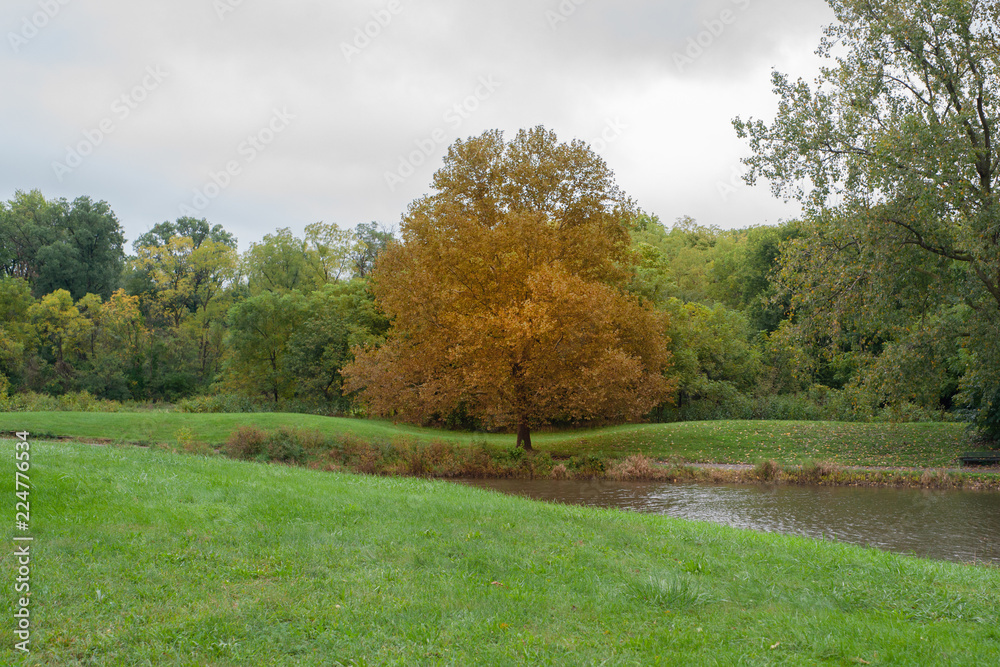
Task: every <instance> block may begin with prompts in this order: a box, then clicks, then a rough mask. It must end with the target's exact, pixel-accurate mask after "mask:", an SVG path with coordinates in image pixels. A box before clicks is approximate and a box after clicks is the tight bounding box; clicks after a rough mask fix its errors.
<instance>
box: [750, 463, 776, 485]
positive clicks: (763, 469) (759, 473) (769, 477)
mask: <svg viewBox="0 0 1000 667" xmlns="http://www.w3.org/2000/svg"><path fill="white" fill-rule="evenodd" d="M754 475H755V476H756V477H757V479H759V480H761V481H762V482H773V481H775V480H777V479H778V477H779V476H780V475H781V466H779V465H778V464H777V463H776V462H775V461H773V460H771V459H768V460H767V461H761V462H760V463H758V464H757V467H756V468H754Z"/></svg>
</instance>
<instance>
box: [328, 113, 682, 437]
mask: <svg viewBox="0 0 1000 667" xmlns="http://www.w3.org/2000/svg"><path fill="white" fill-rule="evenodd" d="M433 187H434V189H435V193H433V194H431V195H428V196H425V197H423V198H421V199H418V200H417V201H415V202H413V203H412V204H411V205H410V208H409V211H408V213H407V215H406V216H405V217H404V219H403V222H402V229H401V234H402V241H401V242H399V243H395V244H391V245H390V246H389V247H388V249H387V250H386V251H385V252H384V253H383V254H382V255H381V256H380V257H379V259H378V260H377V261H376V263H375V267H374V270H373V272H372V285H373V290H374V293H375V296H376V301H377V303H378V305H379V307H380V308H382V309H383V310H384V311H385V312H386V313H387V314H388V316H389V318H390V320H391V322H392V328H391V329H390V331H389V333H388V336H387V340H386V342H385V343H384V344H383V345H381V346H379V347H367V348H365V349H359V350H357V351H356V361H355V362H353V363H351V364H349V365H348V366H347V367H346V368H345V369H344V375H345V377H346V378H347V382H346V384H345V386H346V388H347V389H348V390H359V391H360V392H361V394H360V395H361V399H362V400H363V401H364V402H365V403H366V404H367V405H368V407H369V409H370V410H371V411H372V412H373V413H376V414H382V415H392V416H396V417H399V418H402V419H405V420H411V421H429V420H433V419H443V418H445V417H447V416H448V415H449V414H451V413H453V412H455V411H464V412H465V413H466V414H468V415H471V416H473V417H475V418H477V419H479V420H481V421H482V422H483V423H484V424H485V425H487V426H489V427H497V428H510V427H513V428H516V429H517V431H518V444H520V445H522V446H524V447H525V448H530V447H531V440H530V431H531V429H532V428H535V427H537V426H540V425H542V424H546V423H550V422H551V421H553V420H567V421H580V420H590V419H597V418H604V419H630V418H637V417H640V416H642V415H643V414H644V413H646V412H648V411H649V410H650V409H652V408H653V407H655V406H656V405H659V404H660V403H662V402H663V401H664V400H666V399H667V398H668V397H669V396H670V394H671V391H672V389H673V385H672V383H671V382H670V381H668V380H667V378H666V377H665V376H664V370H665V369H666V368H667V366H668V364H669V352H668V351H667V348H666V339H665V337H664V335H663V330H664V325H665V316H664V315H663V314H662V313H657V312H654V311H653V310H652V309H651V308H650V307H648V306H645V305H643V304H642V303H640V301H639V300H638V299H636V298H634V297H632V296H630V295H628V294H627V293H626V287H627V285H628V281H629V279H630V276H631V268H632V263H633V255H632V253H631V250H630V243H629V236H628V229H629V225H630V223H631V222H632V220H633V219H634V218H635V216H636V210H635V206H634V204H633V203H632V202H631V200H629V199H628V198H627V197H626V196H625V195H624V194H623V193H622V192H621V191H620V190H619V189H618V187H617V186H616V185H615V183H614V178H613V174H612V172H611V171H610V170H609V169H608V168H607V166H606V165H605V164H604V162H603V160H601V158H600V157H599V156H598V155H596V154H595V153H594V152H593V151H592V150H590V149H589V148H588V147H587V146H586V145H585V144H583V143H582V142H579V141H574V142H571V143H559V142H558V140H557V138H556V136H555V134H554V133H552V132H550V131H547V130H545V129H543V128H540V127H539V128H535V129H533V130H522V131H520V132H519V133H518V134H517V136H516V137H515V138H514V139H513V140H511V141H509V142H507V141H504V139H503V134H502V133H501V132H499V131H491V132H486V133H484V134H483V135H481V136H479V137H475V138H471V139H469V140H466V141H458V142H456V143H455V144H453V145H452V146H451V147H450V148H449V150H448V154H447V156H446V158H445V161H444V166H443V167H442V168H441V169H440V170H439V171H438V172H437V173H435V175H434V180H433Z"/></svg>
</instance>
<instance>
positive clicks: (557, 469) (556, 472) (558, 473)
mask: <svg viewBox="0 0 1000 667" xmlns="http://www.w3.org/2000/svg"><path fill="white" fill-rule="evenodd" d="M549 476H550V477H551V478H552V479H569V471H568V470H566V466H565V465H563V464H562V463H560V464H559V465H556V466H552V472H551V473H550V474H549Z"/></svg>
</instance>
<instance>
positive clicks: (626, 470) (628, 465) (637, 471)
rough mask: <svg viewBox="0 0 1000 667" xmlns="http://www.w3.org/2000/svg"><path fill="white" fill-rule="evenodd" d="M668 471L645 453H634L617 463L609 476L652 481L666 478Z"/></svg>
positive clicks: (620, 478)
mask: <svg viewBox="0 0 1000 667" xmlns="http://www.w3.org/2000/svg"><path fill="white" fill-rule="evenodd" d="M665 476H666V471H665V470H663V468H661V467H660V466H658V465H656V464H655V463H654V462H653V459H651V458H649V457H648V456H646V455H645V454H632V455H631V456H628V457H626V458H625V459H623V460H621V461H618V462H617V463H615V464H614V465H613V466H612V467H611V470H609V471H608V477H610V478H611V479H614V480H618V481H651V480H660V479H664V478H665Z"/></svg>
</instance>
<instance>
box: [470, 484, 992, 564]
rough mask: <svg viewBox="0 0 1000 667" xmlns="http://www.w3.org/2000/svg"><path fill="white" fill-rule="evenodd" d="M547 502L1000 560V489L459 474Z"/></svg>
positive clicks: (945, 556)
mask: <svg viewBox="0 0 1000 667" xmlns="http://www.w3.org/2000/svg"><path fill="white" fill-rule="evenodd" d="M463 483H466V484H470V485H473V486H478V487H482V488H487V489H493V490H496V491H500V492H502V493H509V494H517V495H521V496H526V497H528V498H533V499H536V500H545V501H550V502H562V503H571V504H576V505H589V506H593V507H617V508H621V509H629V510H635V511H639V512H649V513H654V514H664V515H666V516H672V517H678V518H681V519H693V520H697V521H711V522H714V523H721V524H726V525H729V526H735V527H737V528H749V529H752V530H760V531H767V532H777V533H789V534H794V535H804V536H807V537H816V538H828V539H834V540H839V541H842V542H850V543H852V544H860V545H863V546H873V547H877V548H879V549H884V550H887V551H894V552H897V553H912V554H916V555H918V556H924V557H927V558H937V559H942V560H951V561H956V562H970V561H974V560H975V561H984V562H989V563H993V564H996V565H1000V493H996V492H985V491H983V492H979V491H931V490H923V489H885V488H875V489H871V488H853V487H800V486H757V485H732V484H719V485H710V484H665V483H662V482H611V481H603V480H600V481H597V480H595V481H577V480H518V479H486V480H464V482H463Z"/></svg>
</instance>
